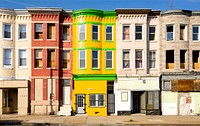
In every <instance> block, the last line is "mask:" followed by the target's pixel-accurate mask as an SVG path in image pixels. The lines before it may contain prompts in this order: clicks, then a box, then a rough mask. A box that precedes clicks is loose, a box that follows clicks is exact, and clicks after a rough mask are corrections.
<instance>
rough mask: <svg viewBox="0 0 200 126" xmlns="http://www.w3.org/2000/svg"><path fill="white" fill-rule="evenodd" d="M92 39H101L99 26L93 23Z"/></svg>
mask: <svg viewBox="0 0 200 126" xmlns="http://www.w3.org/2000/svg"><path fill="white" fill-rule="evenodd" d="M92 40H99V26H98V25H92Z"/></svg>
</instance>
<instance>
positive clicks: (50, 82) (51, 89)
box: [47, 79, 56, 100]
mask: <svg viewBox="0 0 200 126" xmlns="http://www.w3.org/2000/svg"><path fill="white" fill-rule="evenodd" d="M55 82H56V80H55V79H48V81H47V83H48V85H47V86H48V87H47V96H48V98H47V99H48V100H50V96H51V95H53V97H52V98H53V99H55V98H56V94H55V89H56V87H55V86H56V84H55Z"/></svg>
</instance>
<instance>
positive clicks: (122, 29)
mask: <svg viewBox="0 0 200 126" xmlns="http://www.w3.org/2000/svg"><path fill="white" fill-rule="evenodd" d="M124 26H129V39H124V33H125V32H124ZM130 40H131V25H130V24H123V25H122V41H130Z"/></svg>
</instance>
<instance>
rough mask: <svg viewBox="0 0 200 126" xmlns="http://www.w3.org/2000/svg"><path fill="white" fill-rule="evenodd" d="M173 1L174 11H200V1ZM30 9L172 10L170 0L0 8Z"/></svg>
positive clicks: (16, 1) (37, 0)
mask: <svg viewBox="0 0 200 126" xmlns="http://www.w3.org/2000/svg"><path fill="white" fill-rule="evenodd" d="M172 1H173V4H172V9H185V10H200V0H172ZM28 7H56V8H57V7H58V8H62V9H66V10H77V9H85V8H93V9H100V10H114V9H116V8H148V9H152V10H161V11H165V10H169V9H170V0H0V8H10V9H26V8H28Z"/></svg>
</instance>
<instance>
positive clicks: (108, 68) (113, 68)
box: [106, 68, 114, 70]
mask: <svg viewBox="0 0 200 126" xmlns="http://www.w3.org/2000/svg"><path fill="white" fill-rule="evenodd" d="M106 70H114V68H106Z"/></svg>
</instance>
